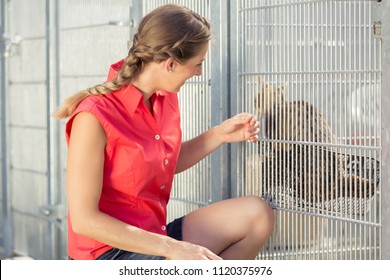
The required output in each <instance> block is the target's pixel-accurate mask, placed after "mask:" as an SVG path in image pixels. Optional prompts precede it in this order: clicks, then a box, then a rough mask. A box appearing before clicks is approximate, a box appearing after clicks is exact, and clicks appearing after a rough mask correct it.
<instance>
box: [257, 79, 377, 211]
mask: <svg viewBox="0 0 390 280" xmlns="http://www.w3.org/2000/svg"><path fill="white" fill-rule="evenodd" d="M255 107H256V108H257V109H258V111H259V114H260V115H261V116H262V117H263V118H264V121H265V127H263V128H262V129H265V134H266V137H267V138H268V140H269V142H271V145H266V144H264V141H263V143H262V153H263V156H262V193H271V194H272V196H274V197H275V196H278V195H279V196H281V195H286V193H288V194H289V196H290V197H292V199H293V200H294V202H286V201H285V203H291V205H295V206H299V205H301V206H302V205H303V204H302V203H301V202H303V201H305V202H309V205H316V206H317V207H324V205H325V204H326V203H327V201H332V200H335V199H338V198H340V197H341V198H347V199H348V198H351V199H356V198H357V199H360V198H368V197H371V196H373V195H374V193H375V189H376V183H377V181H376V178H378V176H377V169H378V166H374V168H373V170H372V169H370V171H368V174H358V171H357V170H348V166H350V161H351V160H353V159H354V157H353V156H352V155H347V154H346V153H342V152H341V150H340V148H339V147H338V146H337V138H336V136H335V135H334V133H333V132H332V129H331V127H330V126H329V125H328V124H327V122H326V119H325V117H324V116H323V115H322V113H321V112H320V111H319V109H318V108H317V107H316V106H313V105H312V104H310V103H308V102H306V101H292V102H288V101H286V100H285V97H284V89H283V87H274V86H272V85H268V84H266V83H265V82H264V81H263V79H261V78H259V93H258V97H257V98H256V100H255ZM266 147H269V148H268V150H267V149H266ZM361 160H364V159H361ZM363 164H364V162H363ZM348 171H349V172H348ZM370 173H371V174H370ZM306 205H307V204H306ZM339 206H340V205H339ZM342 207H351V206H348V205H346V204H345V205H342ZM347 210H348V209H347Z"/></svg>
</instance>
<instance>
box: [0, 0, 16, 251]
mask: <svg viewBox="0 0 390 280" xmlns="http://www.w3.org/2000/svg"><path fill="white" fill-rule="evenodd" d="M0 10H1V11H0V17H1V24H0V36H4V34H5V16H6V14H5V10H6V1H5V0H0ZM3 39H4V38H0V59H1V60H0V67H1V70H0V73H1V137H2V139H1V155H2V163H1V174H2V177H1V178H2V180H1V189H2V190H1V192H2V199H3V203H2V212H3V246H4V256H5V257H10V256H11V255H12V245H13V238H12V236H13V235H12V223H11V204H10V199H9V192H8V182H7V175H8V161H7V138H8V137H7V106H6V105H7V94H6V90H7V80H6V67H5V64H6V61H5V51H6V49H5V44H4V43H5V42H4V40H3Z"/></svg>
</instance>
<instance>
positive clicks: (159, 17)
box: [54, 4, 211, 119]
mask: <svg viewBox="0 0 390 280" xmlns="http://www.w3.org/2000/svg"><path fill="white" fill-rule="evenodd" d="M210 38H211V33H210V24H209V22H208V21H207V20H206V19H205V18H204V17H202V16H200V15H199V14H197V13H195V12H193V11H191V10H190V9H188V8H186V7H184V6H178V5H174V4H167V5H163V6H161V7H159V8H157V9H155V10H153V11H152V12H150V13H149V14H147V15H146V16H145V17H143V18H142V20H141V22H140V24H139V27H138V30H137V33H136V34H135V35H134V37H133V45H132V47H131V48H130V50H129V53H128V55H127V57H126V58H125V60H124V63H123V66H122V68H121V69H120V70H119V72H118V75H117V76H116V77H115V78H114V79H113V80H112V81H106V82H104V83H102V84H98V85H95V86H94V87H90V88H88V89H86V90H82V91H80V92H77V93H76V94H74V95H72V96H71V97H69V98H68V99H66V100H65V102H64V103H63V104H62V105H61V107H60V108H59V109H58V110H57V111H56V112H55V113H54V117H56V118H59V119H61V118H67V117H69V116H70V115H72V113H73V112H74V111H75V110H76V108H77V106H78V105H79V104H80V102H81V101H82V100H83V99H84V98H85V97H87V96H89V95H98V94H107V93H110V92H113V91H116V90H118V89H120V88H121V87H123V86H124V85H127V84H129V83H131V81H132V79H133V78H134V77H135V76H136V75H137V74H138V73H139V72H140V71H141V70H142V68H143V67H144V65H145V64H147V63H150V62H157V63H159V62H162V61H164V60H166V59H168V58H173V59H174V60H175V61H177V62H178V63H185V62H186V61H187V60H189V59H191V58H193V57H195V56H196V55H197V54H198V52H199V47H200V46H201V45H202V44H204V43H207V42H208V41H209V40H210Z"/></svg>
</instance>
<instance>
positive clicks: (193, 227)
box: [183, 196, 274, 260]
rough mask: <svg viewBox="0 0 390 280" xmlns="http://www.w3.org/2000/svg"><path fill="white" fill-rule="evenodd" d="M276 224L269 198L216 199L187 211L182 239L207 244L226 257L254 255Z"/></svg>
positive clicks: (216, 252) (252, 256) (243, 257)
mask: <svg viewBox="0 0 390 280" xmlns="http://www.w3.org/2000/svg"><path fill="white" fill-rule="evenodd" d="M273 227H274V213H273V210H272V209H271V207H270V206H269V205H268V203H267V202H266V201H264V200H263V199H261V198H259V197H255V196H247V197H240V198H233V199H228V200H223V201H220V202H216V203H214V204H211V205H208V206H205V207H202V208H200V209H198V210H196V211H194V212H192V213H190V214H188V215H187V216H186V217H185V218H184V221H183V240H184V241H187V242H191V243H194V244H198V245H201V246H204V247H206V248H208V249H210V250H211V251H213V252H214V253H215V254H217V255H219V256H220V257H221V258H223V259H235V260H239V259H254V258H255V257H256V256H257V254H258V253H259V251H260V249H261V247H262V245H263V244H264V243H265V242H266V241H267V240H268V238H269V236H270V235H271V233H272V231H273Z"/></svg>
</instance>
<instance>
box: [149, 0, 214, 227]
mask: <svg viewBox="0 0 390 280" xmlns="http://www.w3.org/2000/svg"><path fill="white" fill-rule="evenodd" d="M169 3H173V4H177V5H182V6H185V7H187V8H189V9H191V10H193V11H195V12H197V13H199V14H200V15H202V16H204V17H205V18H207V19H210V7H209V1H207V0H196V1H193V0H177V1H164V0H155V1H143V4H144V7H143V10H144V13H145V14H146V13H148V12H150V11H151V10H153V9H155V8H157V7H159V6H161V5H163V4H169ZM210 53H211V51H209V52H208V54H207V57H206V60H205V62H204V63H203V73H202V76H200V77H194V78H192V79H190V80H188V81H187V82H186V84H185V85H184V86H183V87H182V88H181V89H180V92H179V93H178V97H179V106H180V114H181V126H182V130H183V141H186V140H189V139H191V138H193V137H196V136H198V135H199V134H201V133H203V132H204V131H206V130H207V129H209V128H210V126H211V116H210V112H211V93H210V84H209V79H210ZM210 198H211V183H210V158H206V159H204V160H202V161H201V162H199V163H198V164H197V165H195V166H194V167H192V168H191V169H189V170H187V171H185V172H183V173H180V174H178V175H176V177H175V180H174V183H173V187H172V193H171V199H170V202H169V204H168V219H169V220H172V219H174V218H177V217H181V216H183V215H185V214H187V213H189V212H190V211H193V210H195V209H197V208H199V207H201V206H204V205H206V204H208V203H209V201H210Z"/></svg>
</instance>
